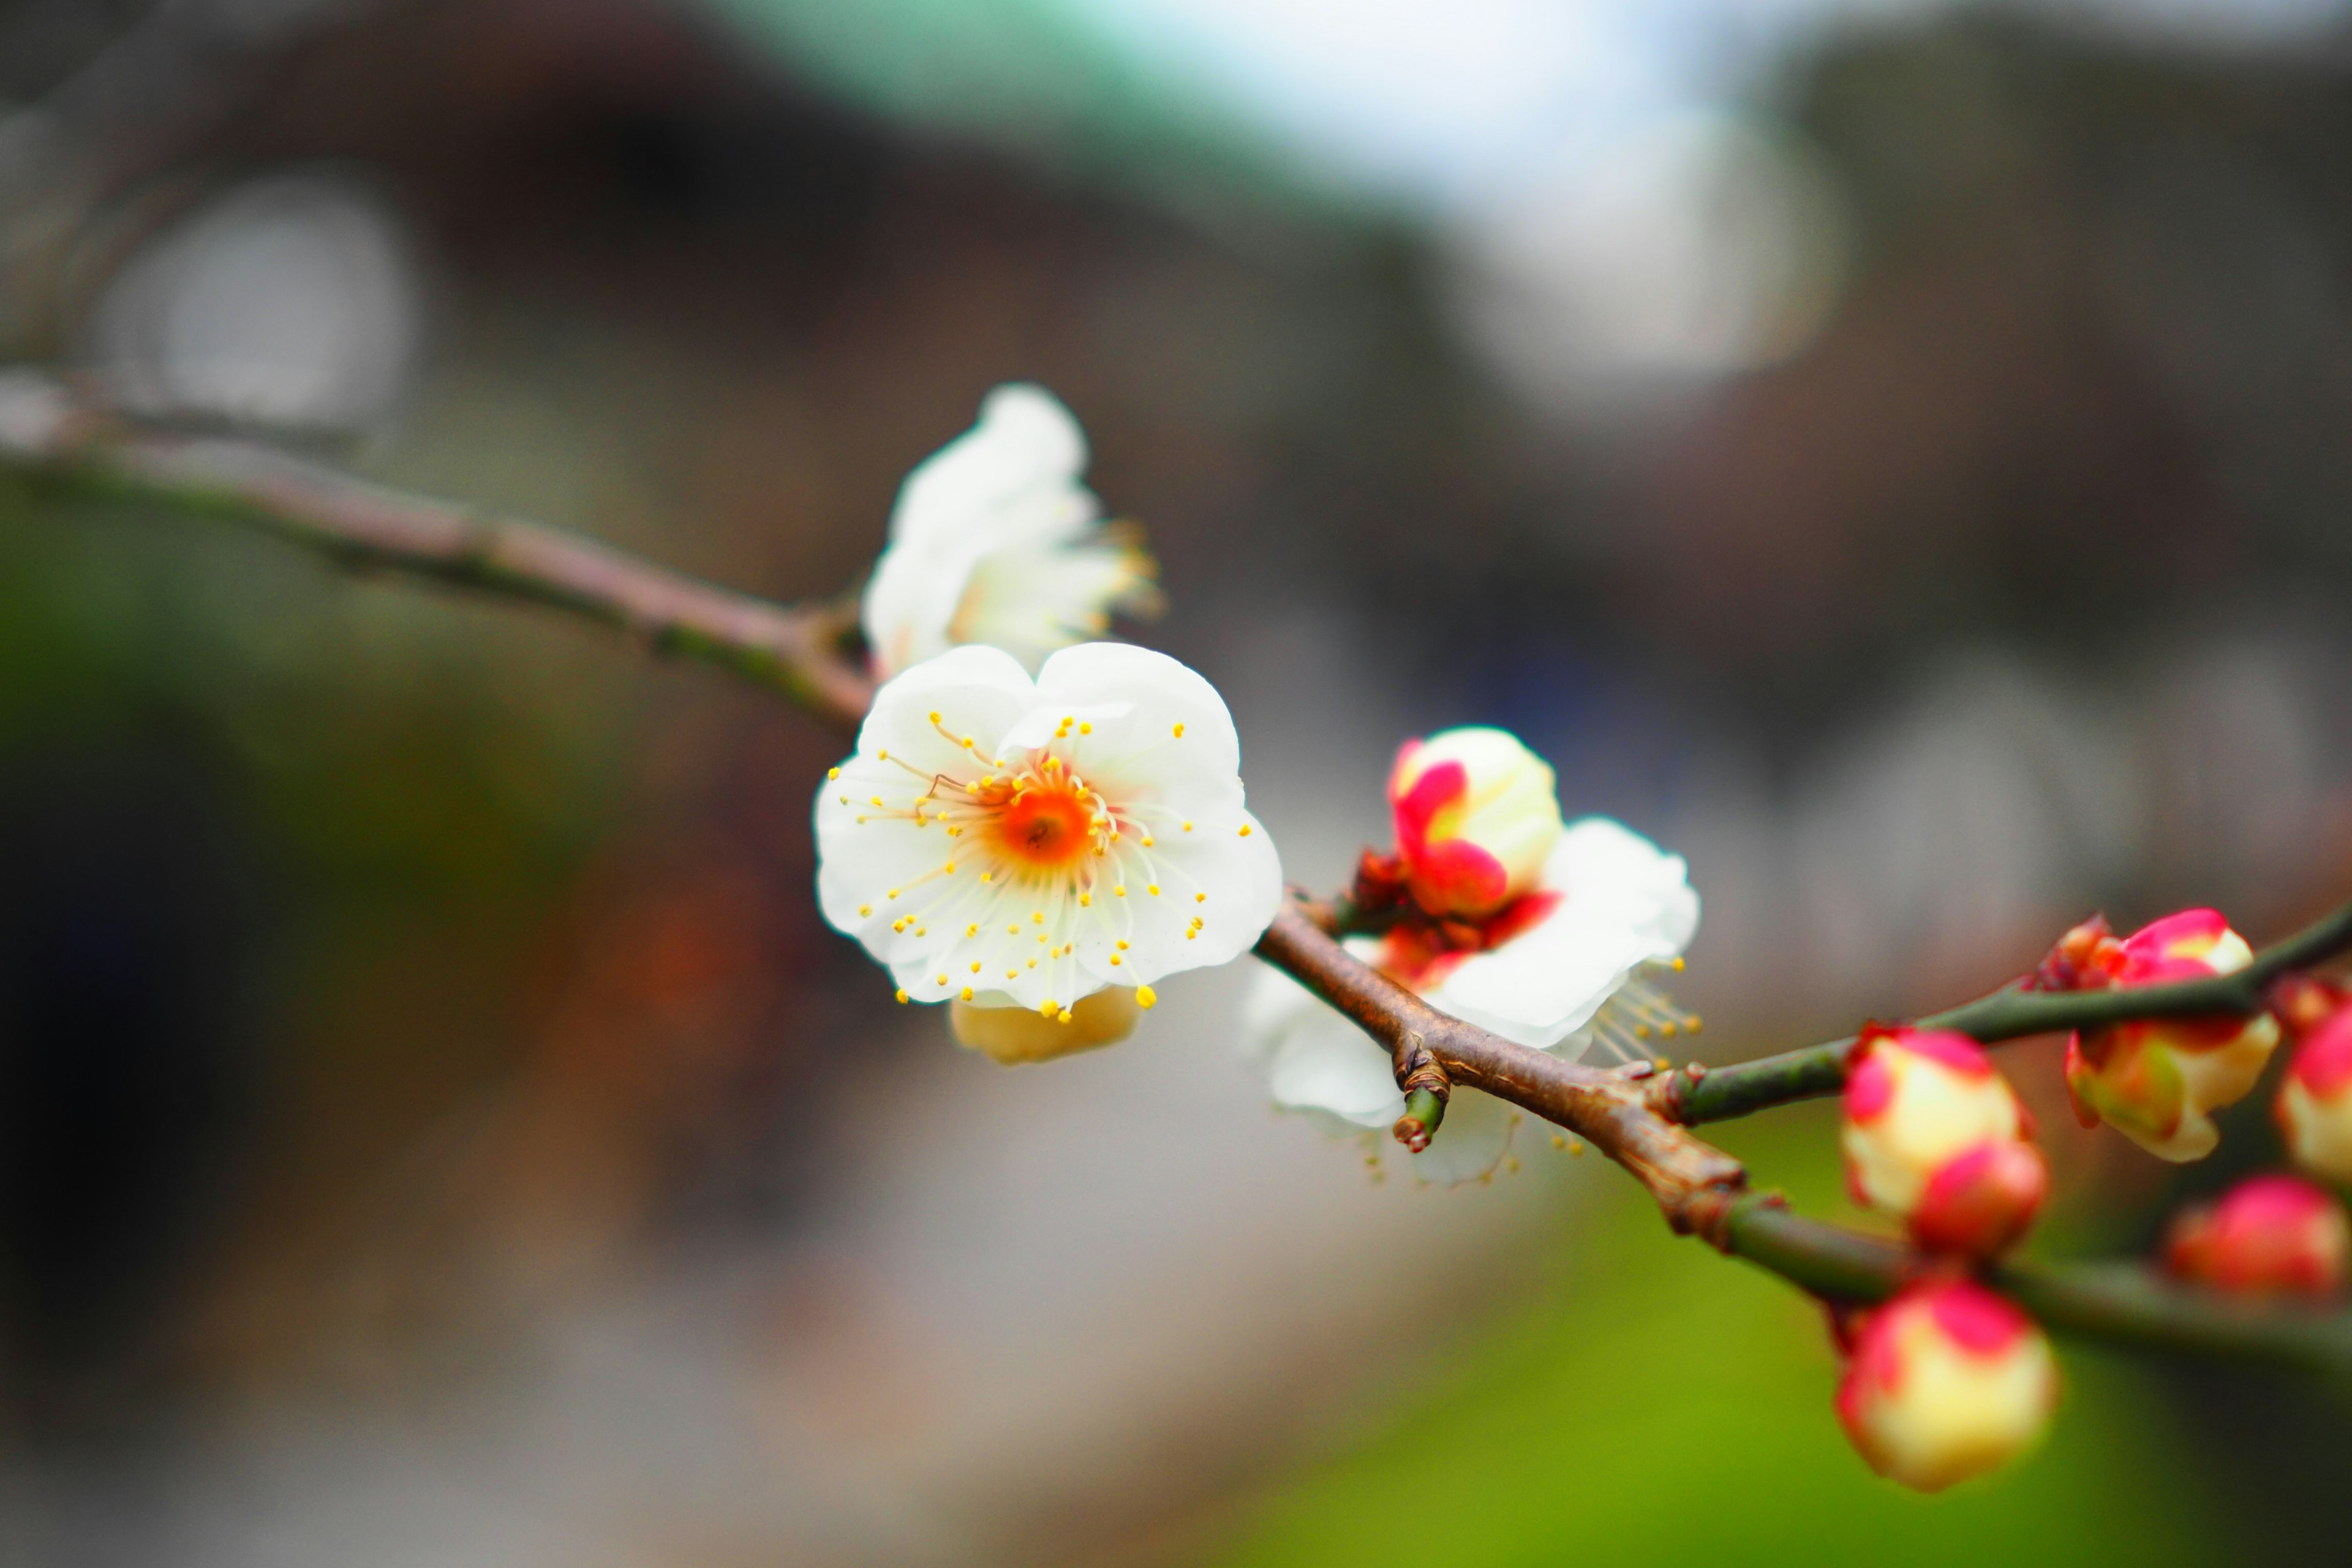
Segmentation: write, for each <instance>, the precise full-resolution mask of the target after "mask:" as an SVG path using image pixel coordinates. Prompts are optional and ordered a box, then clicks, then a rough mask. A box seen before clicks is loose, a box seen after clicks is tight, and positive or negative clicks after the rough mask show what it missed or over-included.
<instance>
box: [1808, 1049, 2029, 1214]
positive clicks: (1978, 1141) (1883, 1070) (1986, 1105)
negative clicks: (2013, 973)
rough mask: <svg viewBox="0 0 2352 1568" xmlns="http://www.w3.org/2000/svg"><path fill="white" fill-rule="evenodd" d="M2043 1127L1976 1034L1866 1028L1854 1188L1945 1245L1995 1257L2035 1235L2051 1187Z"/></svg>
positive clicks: (1857, 1080)
mask: <svg viewBox="0 0 2352 1568" xmlns="http://www.w3.org/2000/svg"><path fill="white" fill-rule="evenodd" d="M2031 1139H2032V1121H2031V1119H2030V1118H2029V1117H2028V1116H2027V1115H2026V1113H2025V1110H2024V1108H2023V1107H2022V1106H2021V1105H2020V1104H2018V1101H2017V1095H2016V1093H2015V1091H2013V1090H2012V1089H2011V1088H2010V1086H2009V1080H2008V1079H2004V1078H2003V1077H2001V1075H2000V1073H1998V1072H1996V1071H1994V1070H1993V1066H1992V1063H1991V1062H1990V1061H1989V1060H1987V1059H1986V1058H1985V1054H1984V1052H1983V1051H1982V1050H1981V1049H1980V1048H1979V1047H1978V1045H1977V1043H1976V1042H1975V1041H1974V1040H1971V1039H1969V1037H1967V1036H1965V1035H1958V1034H1953V1033H1951V1032H1949V1031H1946V1030H1935V1029H1878V1030H1871V1031H1865V1032H1864V1036H1863V1038H1862V1041H1861V1043H1860V1044H1859V1045H1857V1046H1856V1047H1855V1048H1854V1057H1853V1068H1852V1070H1851V1071H1850V1072H1849V1073H1848V1074H1847V1077H1846V1086H1845V1101H1844V1127H1843V1132H1842V1133H1841V1142H1842V1143H1843V1148H1844V1151H1845V1173H1846V1185H1847V1187H1848V1188H1849V1189H1850V1190H1851V1191H1852V1192H1853V1197H1854V1201H1855V1202H1857V1203H1860V1204H1863V1205H1866V1206H1868V1207H1872V1208H1876V1209H1880V1210H1883V1211H1885V1212H1886V1213H1888V1214H1892V1215H1895V1216H1896V1217H1897V1218H1899V1219H1901V1220H1902V1221H1903V1222H1904V1223H1905V1224H1906V1226H1908V1227H1909V1229H1910V1232H1911V1235H1912V1238H1913V1239H1914V1240H1916V1241H1917V1242H1918V1243H1919V1245H1920V1246H1922V1247H1927V1248H1929V1249H1930V1250H1933V1251H1939V1252H1960V1253H1967V1254H1970V1255H1972V1256H1976V1257H1980V1258H1989V1257H1991V1256H1992V1255H1994V1254H1995V1253H1998V1252H2000V1251H2002V1250H2004V1249H2005V1248H2007V1247H2009V1246H2010V1245H2011V1243H2013V1242H2015V1241H2016V1240H2017V1239H2018V1238H2019V1237H2021V1236H2023V1235H2024V1234H2025V1230H2026V1227H2027V1226H2030V1225H2032V1223H2033V1216H2034V1214H2035V1211H2037V1210H2038V1209H2040V1207H2041V1206H2042V1198H2043V1196H2044V1195H2045V1194H2047V1192H2048V1190H2049V1172H2048V1170H2047V1168H2046V1167H2045V1166H2044V1165H2043V1163H2042V1155H2041V1153H2040V1152H2038V1151H2036V1150H2035V1148H2034V1147H2033V1145H2032V1142H2031V1141H2030V1140H2031Z"/></svg>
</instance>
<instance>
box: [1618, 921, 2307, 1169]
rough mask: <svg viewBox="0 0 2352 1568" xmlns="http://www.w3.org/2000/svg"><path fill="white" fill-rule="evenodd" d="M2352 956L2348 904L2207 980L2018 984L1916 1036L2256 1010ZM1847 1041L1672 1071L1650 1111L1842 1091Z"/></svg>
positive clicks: (1684, 1114)
mask: <svg viewBox="0 0 2352 1568" xmlns="http://www.w3.org/2000/svg"><path fill="white" fill-rule="evenodd" d="M2347 948H2352V904H2347V905H2346V906H2344V907H2343V908H2342V909H2339V910H2336V911H2335V912H2334V913H2333V914H2330V915H2328V916H2327V917H2326V918H2325V919H2323V920H2320V921H2315V922H2314V923H2313V924H2311V925H2309V926H2306V927H2305V928H2304V929H2303V930H2302V931H2297V932H2296V933H2295V934H2294V935H2293V936H2291V937H2289V938H2287V939H2286V940H2285V941H2284V942H2276V943H2274V944H2273V945H2272V946H2269V947H2266V948H2264V949H2263V950H2262V951H2261V952H2258V953H2256V954H2255V955H2254V958H2253V962H2252V963H2249V964H2247V965H2246V967H2244V968H2243V969H2240V970H2237V971H2235V972H2234V973H2229V974H2218V975H2215V976H2214V977H2213V978H2211V979H2210V980H2187V981H2181V982H2179V983H2177V984H2170V985H2141V986H2124V987H2116V988H2114V989H2110V990H2105V991H2028V990H2026V989H2025V988H2024V984H2023V983H2022V982H2018V983H2015V984H2010V985H2005V986H2003V987H2002V988H2001V989H2000V990H1999V991H1996V992H1994V993H1993V994H1990V996H1980V997H1979V998H1978V999H1977V1000H1975V1001H1973V1002H1969V1003H1965V1004H1963V1005H1960V1006H1958V1007H1954V1008H1951V1009H1949V1010H1948V1011H1946V1012H1942V1013H1931V1014H1929V1015H1928V1016H1926V1017H1924V1018H1920V1019H1917V1020H1916V1024H1917V1026H1919V1027H1921V1028H1928V1029H1957V1030H1958V1031H1959V1032H1960V1033H1961V1034H1964V1035H1968V1036H1970V1037H1973V1038H1976V1039H1979V1040H1981V1041H1983V1042H1985V1043H1986V1044H1987V1045H1991V1044H1994V1043H1996V1042H1998V1041H2001V1040H2015V1039H2022V1038H2025V1037H2028V1036H2032V1035H2046V1034H2053V1033H2056V1032H2058V1031H2060V1030H2065V1029H2095V1028H2098V1027H2100V1026H2103V1025H2107V1024H2118V1023H2122V1022H2124V1021H2126V1020H2127V1019H2132V1018H2179V1017H2196V1016H2211V1015H2215V1014H2237V1015H2239V1016H2244V1015H2246V1014H2249V1013H2254V1012H2258V1011H2260V1010H2261V1009H2262V1008H2263V1006H2264V1005H2266V1004H2267V1000H2268V997H2269V994H2270V989H2271V986H2272V985H2273V984H2274V983H2275V982H2276V981H2277V980H2278V979H2279V978H2280V977H2281V976H2282V975H2285V974H2289V973H2293V972H2294V971H2296V970H2299V969H2308V968H2310V967H2311V966H2312V965H2313V964H2315V963H2322V962H2324V961H2326V960H2327V959H2329V958H2332V957H2334V956H2336V954H2337V953H2339V952H2344V951H2345V950H2346V949H2347ZM1852 1049H1853V1037H1852V1036H1848V1037H1845V1038H1844V1039H1842V1040H1832V1041H1829V1042H1828V1043H1827V1044H1824V1045H1819V1046H1808V1047H1805V1048H1804V1049H1802V1050H1795V1051H1783V1052H1781V1053H1780V1055H1778V1056H1771V1057H1762V1058H1758V1059H1757V1060H1755V1061H1752V1062H1740V1063H1737V1064H1735V1065H1733V1066H1731V1067H1718V1068H1707V1069H1706V1073H1705V1075H1704V1076H1695V1075H1693V1074H1691V1073H1690V1072H1688V1071H1687V1070H1684V1071H1677V1072H1675V1073H1673V1074H1671V1075H1668V1077H1666V1078H1664V1079H1659V1080H1658V1085H1659V1087H1658V1089H1656V1090H1655V1091H1654V1097H1653V1103H1654V1104H1655V1105H1657V1106H1658V1108H1659V1109H1660V1110H1661V1111H1662V1112H1664V1113H1665V1114H1668V1115H1671V1116H1673V1117H1674V1118H1675V1120H1676V1121H1682V1122H1684V1123H1685V1124H1686V1125H1691V1126H1696V1125H1697V1124H1699V1123H1700V1122H1706V1121H1729V1120H1731V1119H1732V1118H1733V1117H1738V1116H1746V1115H1748V1113H1749V1112H1750V1111H1756V1110H1766V1109H1768V1108H1769V1107H1771V1106H1775V1105H1785V1104H1788V1103H1789V1102H1790V1101H1791V1100H1817V1099H1820V1098H1822V1096H1825V1095H1832V1094H1836V1093H1838V1092H1839V1091H1840V1090H1841V1089H1844V1087H1845V1073H1846V1056H1847V1054H1848V1053H1849V1052H1850V1051H1851V1050H1852Z"/></svg>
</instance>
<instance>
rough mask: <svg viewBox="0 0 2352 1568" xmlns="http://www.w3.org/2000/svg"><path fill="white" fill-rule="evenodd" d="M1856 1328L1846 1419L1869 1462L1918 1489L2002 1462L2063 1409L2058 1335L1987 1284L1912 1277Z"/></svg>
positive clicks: (1841, 1404)
mask: <svg viewBox="0 0 2352 1568" xmlns="http://www.w3.org/2000/svg"><path fill="white" fill-rule="evenodd" d="M1850 1331H1851V1335H1852V1343H1853V1359H1852V1360H1851V1361H1850V1362H1849V1363H1847V1366H1846V1373H1845V1378H1844V1381H1843V1382H1842V1383H1840V1384H1839V1385H1838V1393H1837V1413H1838V1420H1839V1422H1840V1423H1841V1424H1842V1425H1843V1426H1844V1427H1845V1433H1846V1436H1847V1437H1848V1438H1849V1439H1851V1440H1852V1442H1853V1446H1854V1447H1855V1448H1856V1449H1857V1450H1859V1451H1860V1452H1861V1454H1862V1457H1863V1458H1864V1459H1865V1460H1866V1461H1868V1463H1869V1465H1870V1468H1872V1469H1874V1470H1875V1471H1877V1472H1878V1473H1879V1474H1880V1475H1882V1476H1885V1477H1886V1478H1887V1479H1890V1480H1895V1481H1899V1482H1901V1483H1902V1484H1903V1485H1905V1486H1906V1487H1910V1488H1912V1489H1915V1490H1918V1491H1928V1492H1932V1491H1941V1490H1942V1489H1944V1488H1946V1487H1948V1486H1950V1485H1952V1484H1953V1483H1955V1482H1957V1481H1964V1480H1967V1479H1969V1478H1970V1477H1971V1476H1979V1475H1983V1474H1984V1473H1985V1472H1987V1471H1988V1470H1992V1469H1996V1468H1999V1467H2000V1466H2001V1465H2003V1464H2005V1463H2007V1462H2008V1461H2009V1460H2010V1459H2011V1458H2015V1457H2016V1456H2017V1455H2018V1454H2019V1453H2020V1452H2021V1451H2022V1450H2023V1449H2024V1448H2026V1447H2028V1446H2029V1445H2031V1444H2032V1442H2033V1441H2034V1439H2036V1438H2037V1437H2039V1436H2041V1435H2042V1429H2043V1428H2044V1427H2046V1426H2048V1425H2049V1423H2050V1416H2051V1413H2052V1412H2053V1411H2054V1410H2055V1409H2056V1408H2057V1405H2058V1363H2057V1358H2056V1357H2054V1356H2053V1355H2052V1354H2051V1352H2050V1342H2049V1341H2048V1340H2046V1339H2044V1338H2043V1337H2042V1331H2041V1330H2040V1329H2037V1328H2035V1327H2034V1325H2033V1320H2032V1319H2031V1318H2029V1317H2027V1316H2026V1315H2025V1314H2024V1313H2023V1312H2021V1311H2020V1310H2018V1309H2017V1308H2016V1307H2014V1306H2013V1305H2011V1303H2010V1302H2009V1301H2007V1300H2003V1299H2002V1298H2001V1297H1999V1296H1996V1295H1994V1294H1993V1293H1992V1292H1991V1291H1990V1290H1988V1289H1985V1288H1984V1287H1982V1286H1981V1285H1976V1284H1971V1283H1969V1282H1967V1281H1965V1280H1961V1281H1951V1282H1945V1283H1937V1284H1928V1285H1915V1286H1913V1287H1911V1288H1910V1289H1907V1290H1905V1291H1904V1292H1903V1293H1902V1294H1900V1295H1898V1296H1896V1297H1895V1299H1894V1300H1891V1301H1889V1302H1887V1303H1886V1304H1885V1306H1884V1307H1881V1308H1879V1309H1878V1310H1875V1311H1874V1312H1871V1313H1869V1314H1868V1315H1867V1316H1866V1317H1864V1319H1863V1320H1862V1321H1861V1323H1860V1326H1859V1327H1858V1328H1852V1329H1851V1330H1850Z"/></svg>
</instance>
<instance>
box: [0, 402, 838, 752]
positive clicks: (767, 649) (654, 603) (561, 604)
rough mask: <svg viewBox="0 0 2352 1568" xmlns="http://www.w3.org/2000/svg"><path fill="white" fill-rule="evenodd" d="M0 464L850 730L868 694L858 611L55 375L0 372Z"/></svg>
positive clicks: (74, 489)
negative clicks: (680, 563) (77, 385)
mask: <svg viewBox="0 0 2352 1568" xmlns="http://www.w3.org/2000/svg"><path fill="white" fill-rule="evenodd" d="M0 467H5V468H14V469H16V470H17V471H18V472H21V473H24V474H26V475H28V476H30V477H32V478H34V479H37V480H39V481H41V482H42V483H44V484H47V485H51V486H55V487H58V488H61V489H68V490H72V491H76V492H79V493H81V494H85V495H91V496H98V497H106V498H115V499H125V500H142V501H161V502H164V503H167V504H169V505H171V506H173V507H176V508H178V509H179V510H184V511H193V512H200V513H203V514H205V515H208V516H213V517H219V518H226V519H229V520H231V521H237V522H243V523H247V524H252V525H255V526H257V527H260V528H263V529H266V530H268V531H270V532H272V533H275V534H277V535H278V536H279V537H280V538H283V539H288V540H291V541H292V542H295V543H298V544H301V545H305V546H307V547H309V548H310V549H312V550H315V551H317V552H320V553H321V554H323V555H325V556H327V557H329V558H330V559H331V560H334V561H336V562H339V563H341V564H343V565H345V566H348V567H352V568H354V569H368V568H381V569H389V570H394V571H399V572H405V573H408V574H412V575H415V576H418V577H426V578H431V579H434V580H436V581H438V582H443V583H449V584H456V585H458V586H460V587H466V588H472V589H476V590H479V591H482V592H485V593H490V594H497V595H502V596H504V597H507V598H512V599H521V600H527V601H530V602H531V603H534V604H541V605H554V606H556V607H557V608H559V609H563V610H568V611H570V612H571V613H572V614H573V615H576V616H582V617H583V618H585V619H588V620H592V621H595V622H598V623H600V624H602V625H604V626H613V627H615V628H617V629H619V630H621V631H624V632H625V633H627V634H629V635H631V636H632V637H635V638H637V639H638V640H639V641H641V642H643V643H644V644H645V645H646V647H649V648H651V649H653V650H654V651H656V652H658V653H667V654H677V655H680V656H683V657H685V658H697V659H700V660H702V661H704V662H705V663H708V664H714V665H717V666H719V668H722V669H728V670H731V671H733V672H734V673H735V674H737V675H740V676H742V677H744V678H746V679H751V680H753V681H756V682H758V683H759V684H761V685H762V686H765V687H768V688H769V689H772V690H775V691H778V692H781V693H782V695H783V696H784V697H786V698H787V699H789V700H791V701H793V703H795V704H797V705H798V706H800V707H802V708H803V709H806V710H808V711H809V712H811V713H814V715H816V716H817V717H818V718H820V719H822V720H824V721H826V722H827V723H828V724H830V725H831V726H833V727H834V728H835V729H836V730H840V731H847V732H852V733H854V732H855V731H856V728H857V725H858V722H859V721H861V720H862V719H863V718H864V717H865V713H866V705H867V703H868V702H870V701H871V700H872V698H873V683H872V682H871V681H870V680H869V679H867V678H866V672H865V670H864V669H863V668H861V665H860V661H858V660H856V659H855V658H852V657H850V656H848V655H847V654H845V653H844V652H843V651H842V644H843V640H844V638H845V637H846V635H847V633H848V632H849V630H850V629H851V627H852V626H854V624H855V612H854V611H853V610H850V609H848V608H845V607H844V606H842V605H834V604H822V605H776V604H772V603H770V602H769V601H767V600H764V599H759V598H754V597H752V596H751V595H745V594H738V593H734V592H732V591H730V590H728V589H725V588H719V587H714V586H712V585H711V584H707V583H700V582H697V581H696V580H695V579H693V578H691V577H687V576H684V575H681V574H677V573H675V572H669V571H666V570H664V569H663V568H661V567H658V566H655V565H653V564H651V563H647V562H645V561H641V560H638V559H636V558H635V557H633V556H629V555H625V554H624V553H622V552H619V551H616V550H613V549H609V548H607V547H606V546H604V545H602V544H598V543H596V542H593V541H591V540H587V539H583V538H581V537H579V536H578V535H576V534H571V533H565V532H562V531H559V530H557V529H552V528H547V527H543V526H541V525H540V524H537V523H530V522H520V521H513V520H511V519H503V518H493V517H486V516H482V515H480V514H478V513H476V512H473V511H470V510H467V509H466V508H464V507H459V506H454V505H451V504H449V503H446V502H443V501H436V500H425V499H422V498H419V497H415V496H408V495H403V494H401V493H399V492H397V491H394V490H390V489H383V488H380V487H378V486H374V485H370V484H364V483H362V482H361V481H360V480H357V479H352V478H350V477H348V476H346V475H343V474H339V473H336V472H335V471H333V470H332V469H331V468H324V467H322V466H320V465H318V464H315V463H309V462H304V461H302V460H301V459H299V458H293V457H289V456H288V455H286V454H285V453H282V452H279V451H277V450H275V449H274V448H272V447H265V446H262V445H259V444H257V443H254V442H249V441H236V440H228V439H223V438H218V437H187V436H177V435H171V434H166V433H163V432H160V431H154V430H144V429H141V428H138V427H136V426H129V425H126V424H124V423H122V422H121V421H120V420H118V419H116V418H113V417H111V416H109V415H107V414H106V413H104V412H102V411H100V410H98V409H96V408H94V407H91V406H89V405H85V404H82V403H79V402H78V401H76V399H75V398H74V397H73V395H72V394H71V393H70V392H69V390H68V388H67V386H66V385H65V384H63V383H62V382H59V381H58V380H56V379H54V378H52V377H50V376H47V375H43V374H37V373H32V372H24V371H16V372H10V373H6V374H0Z"/></svg>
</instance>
